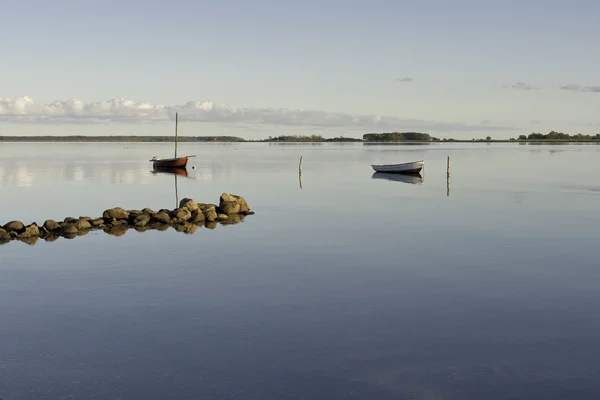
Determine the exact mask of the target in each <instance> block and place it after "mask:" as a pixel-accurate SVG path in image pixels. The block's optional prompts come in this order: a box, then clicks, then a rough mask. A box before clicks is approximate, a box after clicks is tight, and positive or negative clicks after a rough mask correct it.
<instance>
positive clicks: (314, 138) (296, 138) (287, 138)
mask: <svg viewBox="0 0 600 400" xmlns="http://www.w3.org/2000/svg"><path fill="white" fill-rule="evenodd" d="M260 141H261V142H362V140H361V139H356V138H349V137H343V136H339V137H335V138H324V137H323V136H321V135H310V136H303V135H284V136H275V137H272V136H269V138H268V139H263V140H260Z"/></svg>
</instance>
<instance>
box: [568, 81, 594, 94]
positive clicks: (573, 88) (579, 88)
mask: <svg viewBox="0 0 600 400" xmlns="http://www.w3.org/2000/svg"><path fill="white" fill-rule="evenodd" d="M561 89H562V90H571V91H578V92H594V93H600V86H579V85H576V84H574V83H571V84H569V85H565V86H562V87H561Z"/></svg>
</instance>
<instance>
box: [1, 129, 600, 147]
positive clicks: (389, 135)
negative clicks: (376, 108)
mask: <svg viewBox="0 0 600 400" xmlns="http://www.w3.org/2000/svg"><path fill="white" fill-rule="evenodd" d="M178 140H179V142H279V143H282V142H283V143H285V142H288V143H297V142H311V143H327V142H338V143H343V142H363V143H366V144H369V143H400V142H460V143H471V142H482V141H486V142H509V141H510V142H514V141H533V142H536V141H538V142H539V141H557V142H559V141H565V142H568V141H571V142H585V141H594V142H595V141H600V133H599V134H596V135H584V134H581V133H578V134H575V135H569V134H567V133H562V132H556V131H551V132H549V133H547V134H543V133H539V132H538V133H536V132H533V133H530V134H529V135H520V136H519V137H518V138H510V139H504V140H503V139H492V138H491V137H490V136H487V137H486V138H481V139H475V138H473V139H470V140H469V139H452V138H443V139H439V138H437V137H432V136H430V135H429V134H427V133H422V132H384V133H366V134H364V135H363V137H362V139H358V138H350V137H344V136H338V137H334V138H325V137H323V136H321V135H281V136H269V137H268V138H267V139H258V140H246V139H243V138H241V137H237V136H179V137H178ZM174 141H175V137H174V136H126V135H120V136H83V135H72V136H50V135H46V136H0V142H174Z"/></svg>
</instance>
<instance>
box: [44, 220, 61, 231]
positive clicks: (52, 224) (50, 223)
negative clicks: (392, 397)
mask: <svg viewBox="0 0 600 400" xmlns="http://www.w3.org/2000/svg"><path fill="white" fill-rule="evenodd" d="M42 228H44V229H45V230H47V231H48V232H56V231H58V230H60V225H59V224H58V222H56V221H54V220H53V219H47V220H46V221H45V222H44V225H43V226H42Z"/></svg>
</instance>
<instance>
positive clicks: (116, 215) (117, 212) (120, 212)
mask: <svg viewBox="0 0 600 400" xmlns="http://www.w3.org/2000/svg"><path fill="white" fill-rule="evenodd" d="M102 218H104V219H110V218H112V219H127V218H129V213H128V212H127V211H125V209H123V208H121V207H115V208H110V209H108V210H105V211H104V212H103V213H102Z"/></svg>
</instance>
